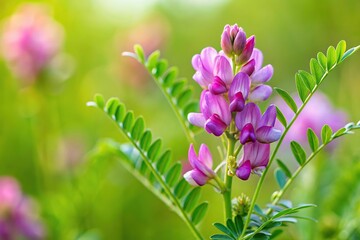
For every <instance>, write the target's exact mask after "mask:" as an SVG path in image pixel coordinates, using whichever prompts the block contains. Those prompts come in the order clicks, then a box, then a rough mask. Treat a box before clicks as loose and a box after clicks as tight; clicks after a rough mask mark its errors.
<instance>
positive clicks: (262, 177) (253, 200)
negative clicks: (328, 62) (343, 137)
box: [240, 66, 335, 239]
mask: <svg viewBox="0 0 360 240" xmlns="http://www.w3.org/2000/svg"><path fill="white" fill-rule="evenodd" d="M334 67H335V66H334ZM328 74H329V71H326V72H325V73H324V75H323V76H322V78H321V79H320V81H319V84H317V85H315V87H314V89H313V90H312V91H311V92H310V93H309V95H308V96H307V98H306V99H305V101H304V102H303V104H302V105H301V106H300V108H299V109H298V110H297V111H296V113H295V115H294V117H293V118H292V119H291V121H290V123H289V124H288V125H287V126H286V128H285V130H284V133H283V134H282V135H281V137H280V139H279V141H278V143H277V145H276V147H275V149H274V152H273V153H272V155H271V158H270V160H269V164H268V166H267V167H266V168H265V170H264V172H263V174H262V175H261V177H260V180H259V182H258V184H257V186H256V189H255V193H254V196H253V198H252V201H251V205H250V208H249V212H248V215H247V217H246V221H245V224H244V228H243V233H242V235H241V237H240V239H242V238H243V237H244V234H245V233H246V229H247V227H248V226H249V223H250V217H251V214H252V212H253V210H254V207H255V203H256V200H257V198H258V196H259V193H260V189H261V187H262V185H263V183H264V180H265V177H266V174H267V173H268V171H269V169H270V166H271V164H272V162H273V161H274V159H275V156H276V154H277V152H278V151H279V148H280V146H281V144H282V142H283V140H284V138H285V136H286V134H287V133H288V131H289V129H290V128H291V126H292V125H293V124H294V122H295V120H296V119H297V118H298V116H299V114H300V113H301V112H302V110H303V109H304V107H305V106H306V105H307V103H308V102H309V100H310V99H311V97H312V96H313V95H314V93H315V92H316V90H317V89H318V88H319V86H320V84H321V83H322V81H323V80H324V79H325V78H326V76H327V75H328Z"/></svg>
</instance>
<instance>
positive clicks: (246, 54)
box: [235, 35, 255, 65]
mask: <svg viewBox="0 0 360 240" xmlns="http://www.w3.org/2000/svg"><path fill="white" fill-rule="evenodd" d="M254 46H255V36H254V35H253V36H251V37H249V38H248V39H247V40H246V44H245V47H244V50H243V51H242V53H241V54H240V55H239V56H237V57H236V58H235V63H236V65H242V64H244V63H246V62H247V61H249V59H250V57H251V54H252V52H253V50H254Z"/></svg>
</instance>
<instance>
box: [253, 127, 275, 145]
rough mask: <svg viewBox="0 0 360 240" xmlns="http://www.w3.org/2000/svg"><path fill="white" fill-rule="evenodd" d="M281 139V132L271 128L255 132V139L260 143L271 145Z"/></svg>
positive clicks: (259, 129) (262, 128)
mask: <svg viewBox="0 0 360 240" xmlns="http://www.w3.org/2000/svg"><path fill="white" fill-rule="evenodd" d="M280 137H281V131H280V130H277V129H275V128H273V127H269V126H263V127H260V128H258V129H257V130H256V139H257V140H258V141H259V142H261V143H272V142H275V141H277V140H279V138H280Z"/></svg>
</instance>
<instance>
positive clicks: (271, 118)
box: [259, 104, 276, 127]
mask: <svg viewBox="0 0 360 240" xmlns="http://www.w3.org/2000/svg"><path fill="white" fill-rule="evenodd" d="M275 121H276V107H275V105H274V104H271V105H270V106H269V107H268V108H267V109H266V111H265V112H264V114H263V115H262V116H261V118H260V121H259V126H270V127H273V126H274V124H275Z"/></svg>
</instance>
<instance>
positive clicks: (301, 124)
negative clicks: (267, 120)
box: [275, 92, 347, 144]
mask: <svg viewBox="0 0 360 240" xmlns="http://www.w3.org/2000/svg"><path fill="white" fill-rule="evenodd" d="M292 97H293V98H294V100H295V102H296V104H297V105H298V107H299V106H300V105H301V103H302V102H301V100H300V99H299V97H298V96H297V94H293V96H292ZM275 102H276V104H277V106H278V107H279V109H280V110H281V111H282V113H283V114H284V116H285V118H286V119H287V121H288V122H289V121H290V120H291V119H292V117H293V116H294V112H293V111H292V110H291V109H290V108H289V107H288V106H287V105H286V103H285V102H284V101H283V100H282V99H280V98H278V99H277V100H276V101H275ZM346 119H347V117H346V113H345V112H343V111H341V110H338V109H335V108H334V106H332V104H331V102H330V101H329V99H328V98H327V97H326V95H324V94H323V93H321V92H316V93H315V94H314V96H313V97H312V98H311V99H310V101H309V102H308V104H307V105H306V106H305V108H304V109H303V111H302V112H301V113H300V115H299V117H298V118H297V119H296V121H295V122H294V124H293V125H292V127H291V128H290V130H289V131H288V133H287V135H286V137H285V139H284V140H285V141H286V142H290V141H291V140H295V141H298V142H300V143H302V144H307V135H306V132H307V129H308V128H311V129H312V130H314V132H315V134H316V135H317V136H318V137H320V136H321V129H322V127H323V126H324V125H325V124H328V125H329V126H330V127H331V129H332V130H333V131H337V130H338V129H340V128H342V127H343V126H345V124H346ZM276 127H277V128H279V129H283V128H284V127H283V126H282V125H281V123H279V122H277V123H276Z"/></svg>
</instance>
